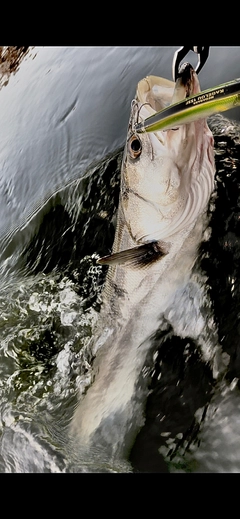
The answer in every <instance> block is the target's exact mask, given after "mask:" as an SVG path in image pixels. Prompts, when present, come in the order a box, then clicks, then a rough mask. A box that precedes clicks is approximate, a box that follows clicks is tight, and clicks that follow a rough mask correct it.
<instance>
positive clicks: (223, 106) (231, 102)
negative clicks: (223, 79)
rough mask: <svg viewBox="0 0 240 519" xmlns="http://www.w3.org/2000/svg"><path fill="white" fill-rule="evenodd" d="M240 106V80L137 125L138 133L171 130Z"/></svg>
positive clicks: (186, 100)
mask: <svg viewBox="0 0 240 519" xmlns="http://www.w3.org/2000/svg"><path fill="white" fill-rule="evenodd" d="M239 105H240V78H238V79H234V80H233V81H229V82H228V83H223V84H222V85H219V86H216V87H214V88H209V89H207V90H203V91H202V92H199V93H198V94H196V95H193V96H190V97H186V98H185V99H184V100H183V101H180V102H178V103H175V104H172V105H170V106H168V107H167V108H164V109H163V110H161V111H160V112H157V113H156V114H154V115H151V116H150V117H148V118H147V119H145V120H144V121H142V122H140V123H138V124H136V125H135V128H134V129H135V131H136V132H137V133H142V132H157V131H159V130H170V129H171V128H176V127H178V126H181V125H183V124H188V123H190V122H193V121H196V120H198V119H202V118H206V117H209V116H210V115H212V114H214V113H218V112H224V111H225V110H230V109H231V108H235V107H236V106H239Z"/></svg>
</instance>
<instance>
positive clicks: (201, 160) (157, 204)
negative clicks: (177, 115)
mask: <svg viewBox="0 0 240 519" xmlns="http://www.w3.org/2000/svg"><path fill="white" fill-rule="evenodd" d="M198 92H200V85H199V81H198V77H197V74H196V72H195V71H194V69H193V68H192V67H191V66H190V65H186V64H185V65H184V66H183V67H182V73H180V75H179V77H178V79H177V81H176V84H175V83H173V82H172V81H168V80H166V79H163V78H161V77H156V76H148V77H146V78H145V79H143V80H141V81H140V82H139V84H138V86H137V92H136V98H135V99H134V101H133V102H132V106H131V114H130V121H129V126H128V132H127V140H126V146H125V151H124V157H123V162H122V170H121V189H120V198H119V207H118V215H117V225H116V233H115V239H114V245H113V251H112V254H110V255H108V256H105V257H104V258H101V259H100V260H99V262H100V263H102V264H109V269H108V274H107V279H106V284H105V288H104V292H103V304H102V309H101V314H100V318H99V322H98V324H97V330H96V333H95V335H94V341H93V343H92V350H93V354H94V355H95V356H96V358H95V361H94V377H93V382H92V384H91V386H90V387H89V389H88V390H87V392H86V394H85V395H84V396H83V397H81V399H80V402H79V405H78V407H77V409H76V411H75V414H74V417H73V420H72V423H71V428H70V433H71V436H72V437H73V438H74V439H75V440H76V441H78V442H79V445H80V446H81V448H82V451H85V452H86V453H87V452H88V453H89V456H91V452H93V451H96V452H99V453H101V455H103V453H104V455H105V457H107V458H108V459H111V460H114V459H125V458H127V457H128V455H129V452H130V449H131V446H132V444H133V442H134V440H135V438H136V435H137V433H138V431H139V430H140V429H141V427H142V426H143V424H144V405H145V402H146V398H147V394H148V389H147V383H146V384H145V385H144V376H143V368H144V364H145V362H146V358H147V356H148V353H149V351H151V336H152V335H153V334H154V332H155V331H156V330H157V329H158V326H159V323H160V319H161V316H162V315H164V312H166V311H167V310H169V308H171V305H173V303H174V298H175V295H176V292H177V290H179V289H181V288H183V287H184V286H185V285H186V284H187V282H188V280H189V277H190V274H191V270H192V267H193V265H194V262H195V260H196V257H197V250H198V246H199V244H200V242H201V239H202V234H203V231H204V229H205V227H206V221H207V220H206V208H207V205H208V202H209V198H210V195H211V193H212V191H213V189H214V173H215V164H214V151H213V136H212V133H211V131H210V129H209V127H208V125H207V122H206V120H204V119H201V120H198V121H194V122H191V123H189V124H187V125H184V126H181V127H179V128H178V129H171V130H167V131H158V132H155V133H142V134H141V135H137V133H136V132H135V131H134V128H135V125H136V124H137V123H139V122H141V121H142V120H144V119H145V118H147V117H149V116H150V115H152V114H154V113H155V112H156V111H159V110H161V109H163V108H164V107H165V106H168V105H169V104H171V103H176V102H177V101H180V100H182V99H184V98H185V97H187V96H190V95H193V94H196V93H198Z"/></svg>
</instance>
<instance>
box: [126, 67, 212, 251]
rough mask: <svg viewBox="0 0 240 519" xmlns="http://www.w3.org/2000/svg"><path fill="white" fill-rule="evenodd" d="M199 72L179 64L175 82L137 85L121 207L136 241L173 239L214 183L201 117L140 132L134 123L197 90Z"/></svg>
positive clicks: (145, 81) (200, 209)
mask: <svg viewBox="0 0 240 519" xmlns="http://www.w3.org/2000/svg"><path fill="white" fill-rule="evenodd" d="M200 91H201V90H200V85H199V80H198V76H197V74H196V72H195V70H194V69H193V67H192V66H191V65H190V64H189V63H185V64H183V65H182V67H181V69H180V71H179V76H178V79H177V81H176V83H173V82H172V81H169V80H166V79H164V78H161V77H157V76H147V77H146V78H144V79H143V80H141V81H140V82H139V83H138V87H137V92H136V98H135V99H134V100H133V102H132V106H131V114H130V120H129V126H128V132H127V140H126V145H125V150H124V156H123V162H122V172H121V193H120V206H121V214H122V218H123V220H124V222H125V224H127V225H128V228H129V231H130V234H131V237H132V239H133V241H134V242H135V243H137V244H139V243H140V244H141V243H146V242H149V241H152V240H163V239H167V238H169V237H171V236H172V235H174V234H175V233H176V232H179V231H180V230H181V229H183V228H184V227H186V226H189V225H191V224H193V223H194V222H195V220H196V219H197V217H198V216H199V214H200V213H201V212H203V210H204V209H205V208H206V205H207V203H208V201H209V198H210V194H211V192H212V191H213V187H214V174H215V164H214V154H213V143H214V142H213V136H212V133H211V131H210V129H209V127H208V125H207V122H206V120H205V119H201V120H198V121H195V122H191V123H188V124H185V125H182V126H180V127H179V128H173V129H170V130H166V131H164V130H162V131H156V132H151V133H147V132H143V133H141V134H138V133H137V132H136V131H135V130H134V128H135V125H136V124H137V123H139V122H141V121H143V120H145V119H146V118H147V117H149V116H150V115H154V114H155V113H156V112H158V111H160V110H161V109H163V108H165V107H167V106H169V105H171V104H174V103H176V102H178V101H181V100H183V99H185V98H186V97H189V96H191V95H195V94H197V93H198V92H200Z"/></svg>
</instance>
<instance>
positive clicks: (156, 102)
mask: <svg viewBox="0 0 240 519" xmlns="http://www.w3.org/2000/svg"><path fill="white" fill-rule="evenodd" d="M200 91H201V89H200V84H199V81H198V76H197V73H196V72H195V70H194V68H193V67H192V65H191V64H190V63H188V62H186V63H183V64H182V65H181V67H180V69H179V75H178V78H177V80H176V83H174V82H173V81H170V80H167V79H164V78H162V77H158V76H147V77H145V78H144V79H142V80H141V81H140V82H139V83H138V87H137V95H136V100H137V102H138V114H137V116H138V117H137V118H138V119H141V120H145V119H146V118H147V117H149V116H150V115H154V114H155V113H156V112H160V111H161V110H163V109H164V108H167V107H168V106H170V105H171V104H175V103H177V102H179V101H183V99H185V98H186V97H189V96H191V95H195V94H198V93H199V92H200ZM139 122H140V121H139V120H137V121H135V123H139Z"/></svg>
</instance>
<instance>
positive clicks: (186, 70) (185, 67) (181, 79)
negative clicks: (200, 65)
mask: <svg viewBox="0 0 240 519" xmlns="http://www.w3.org/2000/svg"><path fill="white" fill-rule="evenodd" d="M194 72H195V71H194V68H193V66H192V65H191V63H188V62H185V63H183V64H182V65H181V67H180V69H179V73H178V77H177V80H176V85H177V84H179V83H180V85H181V86H183V87H184V88H185V89H186V97H189V96H190V95H191V92H192V85H193V74H194Z"/></svg>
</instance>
